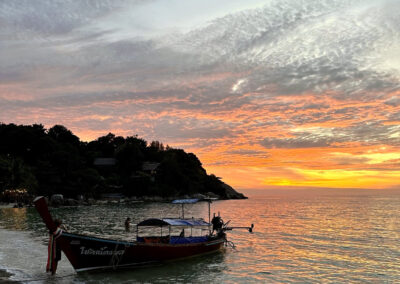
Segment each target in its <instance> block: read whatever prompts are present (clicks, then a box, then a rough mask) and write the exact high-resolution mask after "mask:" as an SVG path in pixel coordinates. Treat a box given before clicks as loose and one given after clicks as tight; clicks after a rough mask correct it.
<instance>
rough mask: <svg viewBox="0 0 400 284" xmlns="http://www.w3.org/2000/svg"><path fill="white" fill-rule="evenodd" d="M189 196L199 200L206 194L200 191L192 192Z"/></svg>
mask: <svg viewBox="0 0 400 284" xmlns="http://www.w3.org/2000/svg"><path fill="white" fill-rule="evenodd" d="M191 198H196V199H200V200H201V199H204V198H206V196H205V195H203V194H201V193H196V194H193V195H192V197H191Z"/></svg>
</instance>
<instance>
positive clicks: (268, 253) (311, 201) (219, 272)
mask: <svg viewBox="0 0 400 284" xmlns="http://www.w3.org/2000/svg"><path fill="white" fill-rule="evenodd" d="M247 195H248V196H249V197H250V199H248V200H229V201H217V202H214V203H213V204H212V209H213V211H214V212H218V211H220V212H221V215H222V217H223V219H224V220H225V221H228V220H232V221H231V223H230V225H232V226H248V225H250V224H251V223H254V225H255V231H254V233H253V234H249V233H248V232H247V231H244V230H236V231H232V232H228V237H229V240H231V241H233V242H234V243H235V245H236V250H234V249H232V248H229V247H228V248H226V249H225V250H224V251H222V252H221V253H216V254H213V255H209V256H203V257H198V258H192V259H189V260H185V261H178V262H172V263H167V264H164V265H160V266H155V267H154V266H153V267H146V268H139V269H132V270H125V271H121V272H107V273H90V274H79V275H77V274H76V273H75V272H74V270H73V268H72V267H71V265H70V264H69V263H68V260H67V259H66V258H65V256H63V259H62V260H61V262H60V264H59V268H58V271H57V277H52V276H48V275H46V273H45V272H44V269H45V262H46V257H47V255H46V253H47V250H46V241H47V230H46V229H45V227H44V225H43V224H42V223H41V222H40V219H39V218H40V217H39V216H38V215H37V213H36V212H35V210H34V209H31V208H28V209H11V208H8V209H0V227H1V228H2V229H0V269H6V270H7V271H9V272H11V273H13V274H14V276H12V277H11V279H13V280H24V279H25V282H26V283H135V282H137V283H171V282H177V283H188V282H189V283H203V282H209V283H221V282H222V283H288V282H289V283H290V282H291V283H305V282H307V283H310V282H314V283H315V282H318V283H319V282H324V283H349V282H352V283H366V282H368V283H371V282H372V283H398V282H400V265H399V261H398V260H399V259H400V210H399V208H400V191H375V190H296V191H295V190H286V191H283V190H280V191H263V192H258V191H249V192H247ZM185 208H186V210H185V216H186V217H190V216H202V217H204V218H205V219H208V214H207V213H208V211H207V205H206V203H198V204H194V205H186V207H185ZM179 212H180V207H179V206H176V205H171V204H165V203H137V204H132V205H104V206H91V207H71V208H58V209H52V214H53V215H55V216H56V217H58V218H61V219H62V220H63V221H64V223H66V224H67V225H68V227H69V231H72V232H81V233H85V234H90V235H97V236H105V237H110V238H117V239H123V240H132V239H133V238H134V233H126V232H125V231H124V225H123V223H124V220H125V218H126V217H128V216H129V217H131V219H132V223H133V224H134V223H136V222H138V221H140V220H143V219H144V218H148V217H167V216H169V217H177V216H178V215H179ZM34 280H39V281H35V282H33V281H34ZM0 282H1V281H0Z"/></svg>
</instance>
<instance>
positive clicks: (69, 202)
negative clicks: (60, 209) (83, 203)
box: [64, 198, 79, 206]
mask: <svg viewBox="0 0 400 284" xmlns="http://www.w3.org/2000/svg"><path fill="white" fill-rule="evenodd" d="M64 205H66V206H78V205H79V201H78V200H75V199H72V198H67V199H65V201H64Z"/></svg>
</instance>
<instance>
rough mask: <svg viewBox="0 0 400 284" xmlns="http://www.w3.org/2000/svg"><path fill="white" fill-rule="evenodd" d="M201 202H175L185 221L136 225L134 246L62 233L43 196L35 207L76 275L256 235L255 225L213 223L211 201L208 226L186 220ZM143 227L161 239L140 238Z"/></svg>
mask: <svg viewBox="0 0 400 284" xmlns="http://www.w3.org/2000/svg"><path fill="white" fill-rule="evenodd" d="M197 201H198V200H197V199H189V200H188V199H183V200H175V201H174V202H173V203H175V204H182V218H166V219H154V218H152V219H147V220H144V221H142V222H140V223H138V224H137V225H136V241H132V242H129V241H120V240H111V239H105V238H98V237H93V236H87V235H81V234H75V233H70V232H67V231H64V230H61V232H60V229H59V228H58V227H57V225H56V223H55V221H54V220H53V218H52V216H51V214H50V212H49V210H48V206H47V202H46V199H45V198H44V197H42V196H39V197H37V198H35V200H34V204H35V207H36V210H37V211H38V213H39V214H40V216H41V217H42V219H43V221H44V223H45V224H46V227H47V228H48V229H49V232H51V234H55V233H56V232H57V237H56V238H53V239H54V241H55V242H56V246H57V247H58V248H59V249H61V250H62V251H63V252H64V254H65V256H66V257H67V258H68V260H69V262H70V263H71V265H72V266H73V268H74V269H75V271H76V272H81V271H89V270H101V269H114V270H115V269H119V268H124V267H125V268H126V267H134V266H142V265H151V264H155V263H160V262H165V261H171V260H176V259H182V258H187V257H193V256H197V255H203V254H207V253H212V252H216V251H219V250H220V249H221V248H222V247H223V246H224V243H226V242H227V239H226V233H225V231H228V230H232V229H234V228H245V229H248V230H249V232H251V231H252V229H253V225H251V227H228V226H227V223H229V222H227V223H226V224H224V223H223V221H222V219H221V218H220V217H219V216H215V214H214V218H213V219H212V221H211V220H210V203H211V200H210V199H209V200H207V201H208V202H209V203H208V204H209V206H208V208H209V214H208V216H209V221H208V222H206V221H205V220H204V219H201V218H199V219H195V218H187V219H185V218H184V211H183V205H184V204H186V203H195V202H197ZM143 227H147V228H160V229H161V235H157V236H154V235H150V236H149V235H147V236H140V235H139V229H140V228H143ZM163 228H164V232H165V231H166V230H165V228H167V229H168V230H167V232H168V233H167V234H165V235H162V232H163ZM171 228H179V229H180V228H182V229H185V228H186V229H188V228H190V230H192V229H193V228H200V229H204V230H208V233H207V234H206V235H203V236H192V235H191V236H184V234H182V233H181V234H180V235H173V233H172V232H173V231H174V230H172V232H171ZM175 231H176V230H175ZM183 232H184V231H183ZM51 239H52V238H51ZM49 248H50V246H49ZM49 252H50V249H49Z"/></svg>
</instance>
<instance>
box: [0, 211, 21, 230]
mask: <svg viewBox="0 0 400 284" xmlns="http://www.w3.org/2000/svg"><path fill="white" fill-rule="evenodd" d="M0 225H1V226H2V227H5V228H9V229H13V230H26V229H28V223H27V208H1V209H0Z"/></svg>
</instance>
